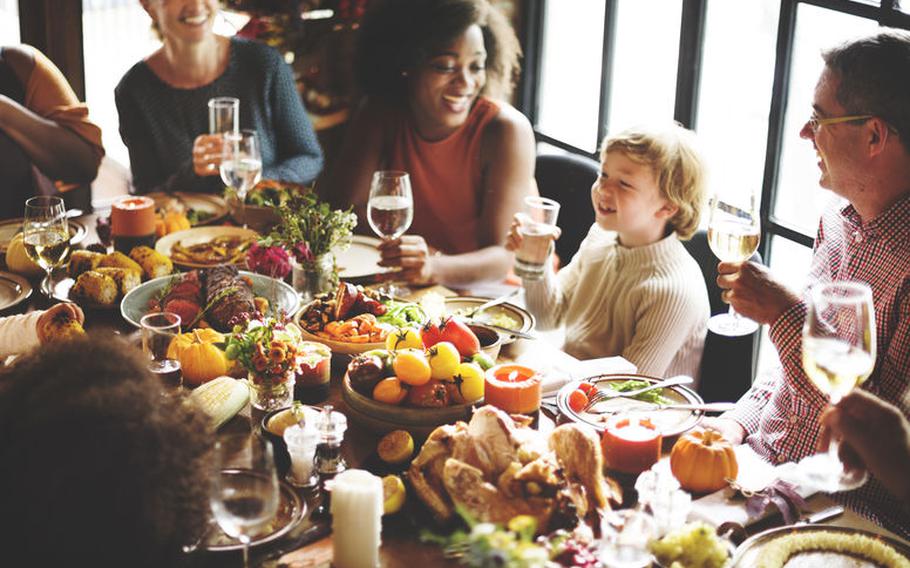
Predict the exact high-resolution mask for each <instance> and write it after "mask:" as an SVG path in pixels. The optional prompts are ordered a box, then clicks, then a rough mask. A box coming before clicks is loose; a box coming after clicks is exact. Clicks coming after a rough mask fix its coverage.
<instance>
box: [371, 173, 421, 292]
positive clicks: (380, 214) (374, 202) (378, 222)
mask: <svg viewBox="0 0 910 568" xmlns="http://www.w3.org/2000/svg"><path fill="white" fill-rule="evenodd" d="M413 219H414V198H413V196H412V194H411V178H410V176H409V175H408V173H407V172H399V171H391V170H385V171H377V172H374V173H373V181H372V183H371V184H370V199H369V201H368V202H367V221H369V223H370V227H371V228H372V229H373V232H374V233H376V234H377V235H379V238H381V239H384V240H393V239H397V238H398V237H400V236H401V235H403V234H404V233H405V231H407V230H408V229H409V228H410V227H411V221H413ZM385 292H386V293H387V294H389V295H390V296H394V295H395V286H394V285H393V284H392V283H389V285H388V287H387V288H386V290H385Z"/></svg>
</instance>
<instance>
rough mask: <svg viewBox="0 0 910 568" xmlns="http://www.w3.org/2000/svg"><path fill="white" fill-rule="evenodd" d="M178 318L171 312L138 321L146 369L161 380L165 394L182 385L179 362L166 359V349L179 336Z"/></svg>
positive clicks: (150, 315) (148, 316)
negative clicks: (145, 358)
mask: <svg viewBox="0 0 910 568" xmlns="http://www.w3.org/2000/svg"><path fill="white" fill-rule="evenodd" d="M180 324H181V322H180V316H179V315H177V314H174V313H171V312H157V313H153V314H146V315H144V316H142V319H140V320H139V326H140V327H141V328H142V351H143V353H145V355H146V356H147V357H148V358H149V365H148V369H149V371H151V372H152V373H153V374H154V375H155V376H156V377H158V378H159V379H160V380H161V384H162V386H163V387H164V390H165V392H168V393H170V392H174V391H176V390H178V389H179V388H180V385H181V384H182V383H183V373H181V371H180V361H177V360H176V359H170V358H168V353H167V352H168V347H170V345H171V342H172V341H173V340H174V338H175V337H177V336H178V335H180Z"/></svg>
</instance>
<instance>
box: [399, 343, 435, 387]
mask: <svg viewBox="0 0 910 568" xmlns="http://www.w3.org/2000/svg"><path fill="white" fill-rule="evenodd" d="M392 368H393V369H395V376H396V377H398V378H399V379H401V382H403V383H407V384H409V385H414V386H419V385H422V384H426V383H427V382H428V381H429V380H430V375H432V371H431V370H430V363H429V361H427V357H426V355H424V354H423V351H422V350H420V349H400V350H398V351H396V352H395V359H394V360H393V361H392Z"/></svg>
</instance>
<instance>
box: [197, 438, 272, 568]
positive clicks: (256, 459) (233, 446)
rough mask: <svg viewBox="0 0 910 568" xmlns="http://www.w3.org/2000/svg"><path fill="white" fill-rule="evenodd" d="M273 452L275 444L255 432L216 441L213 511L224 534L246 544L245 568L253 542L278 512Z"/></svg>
mask: <svg viewBox="0 0 910 568" xmlns="http://www.w3.org/2000/svg"><path fill="white" fill-rule="evenodd" d="M272 455H273V454H272V444H271V443H269V441H268V440H266V439H264V438H260V437H259V436H256V435H252V436H248V435H235V436H224V437H220V438H219V440H218V442H217V443H216V444H215V459H214V472H213V473H214V475H213V479H212V488H211V493H210V499H209V500H210V502H211V506H212V514H213V516H214V517H215V521H216V522H217V523H218V526H219V527H221V530H223V531H224V533H225V534H227V535H228V536H230V537H233V538H236V539H237V540H239V541H240V542H241V543H242V544H243V566H244V567H245V568H246V567H247V566H249V548H250V541H251V540H252V538H253V537H254V536H255V535H256V534H257V533H258V532H259V531H260V530H262V528H263V527H265V526H266V525H267V524H268V522H269V521H271V520H272V518H273V517H274V516H275V513H277V512H278V501H279V488H278V476H277V474H276V473H275V459H274V458H273V457H272Z"/></svg>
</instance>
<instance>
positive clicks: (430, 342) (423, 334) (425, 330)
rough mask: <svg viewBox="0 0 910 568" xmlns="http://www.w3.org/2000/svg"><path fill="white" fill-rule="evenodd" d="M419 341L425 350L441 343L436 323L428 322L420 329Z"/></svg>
mask: <svg viewBox="0 0 910 568" xmlns="http://www.w3.org/2000/svg"><path fill="white" fill-rule="evenodd" d="M420 339H421V340H423V346H424V347H426V348H427V349H429V348H430V347H433V346H434V345H436V344H437V343H439V342H440V341H442V337H441V336H440V333H439V326H438V325H437V324H436V322H433V321H428V322H427V323H425V324H424V326H423V327H422V328H420Z"/></svg>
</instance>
